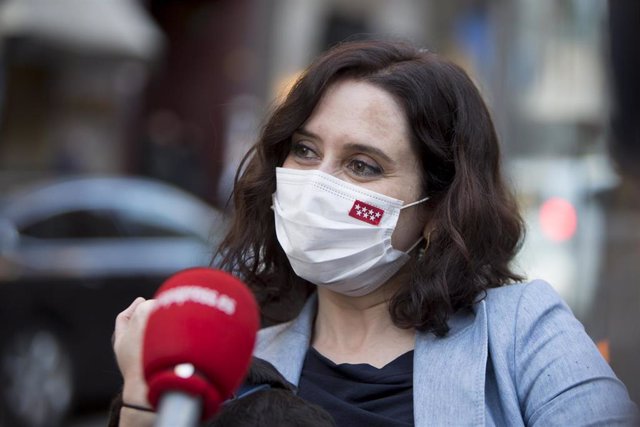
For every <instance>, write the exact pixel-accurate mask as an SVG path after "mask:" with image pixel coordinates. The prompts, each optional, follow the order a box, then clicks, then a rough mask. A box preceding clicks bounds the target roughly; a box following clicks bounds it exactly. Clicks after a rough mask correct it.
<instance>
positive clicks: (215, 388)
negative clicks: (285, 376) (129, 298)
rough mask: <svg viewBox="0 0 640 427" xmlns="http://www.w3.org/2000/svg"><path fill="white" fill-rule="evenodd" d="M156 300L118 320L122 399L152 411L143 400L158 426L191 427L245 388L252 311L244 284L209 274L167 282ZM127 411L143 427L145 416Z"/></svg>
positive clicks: (254, 319) (195, 272)
mask: <svg viewBox="0 0 640 427" xmlns="http://www.w3.org/2000/svg"><path fill="white" fill-rule="evenodd" d="M154 298H155V299H154V300H148V301H144V300H142V299H138V300H136V301H134V303H132V304H131V306H130V307H129V308H127V309H126V310H125V311H123V312H122V313H120V315H119V316H118V318H117V319H116V330H115V334H114V350H115V352H116V355H117V358H118V364H119V366H120V370H121V372H122V374H123V377H124V379H125V388H124V391H123V400H124V401H125V402H127V403H133V404H136V405H141V406H149V405H148V403H147V397H148V402H149V403H151V406H152V407H153V408H154V409H155V410H156V411H157V412H158V415H157V417H156V425H171V426H172V427H175V426H178V425H185V426H186V425H196V423H197V421H199V420H200V419H204V418H208V417H210V416H211V415H213V414H214V413H215V412H216V411H217V409H218V406H219V405H220V403H221V402H222V401H224V400H225V399H227V398H228V397H230V396H231V394H232V393H233V392H234V391H235V389H236V388H237V387H238V386H239V385H240V383H241V382H242V379H243V377H244V375H245V373H246V371H247V369H248V367H249V364H250V361H251V354H252V352H253V346H254V343H255V335H256V332H257V329H258V327H259V315H258V309H257V304H256V302H255V300H254V298H253V295H252V294H251V292H250V291H249V290H248V289H247V288H246V287H245V286H244V285H243V284H242V282H240V281H239V280H237V279H235V278H234V277H232V276H230V275H229V274H227V273H223V272H221V271H216V270H211V269H206V268H194V269H189V270H184V271H181V272H179V273H177V274H176V275H174V276H172V277H170V278H169V279H168V280H167V281H166V282H165V283H164V284H163V285H162V286H161V287H160V289H158V291H157V292H156V295H155V297H154ZM147 318H148V321H147ZM145 323H146V327H144V324H145ZM143 331H144V336H143ZM140 353H142V357H141V354H140ZM141 358H142V360H141ZM142 371H144V377H143V373H142ZM147 384H148V394H147ZM131 412H134V413H133V414H132V413H131ZM131 412H128V413H127V417H126V418H127V419H130V420H132V422H133V423H138V422H140V423H142V422H143V421H147V422H148V420H145V418H144V417H145V416H148V415H147V414H146V413H139V414H135V412H136V411H131ZM132 417H133V418H132ZM140 417H141V418H140ZM122 421H124V420H123V419H121V425H124V424H126V423H122Z"/></svg>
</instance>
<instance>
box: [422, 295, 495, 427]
mask: <svg viewBox="0 0 640 427" xmlns="http://www.w3.org/2000/svg"><path fill="white" fill-rule="evenodd" d="M474 311H475V312H474ZM474 311H471V310H468V311H465V312H464V313H457V314H456V315H454V316H453V317H452V319H451V320H450V322H449V326H450V327H451V330H450V332H449V334H448V335H447V336H446V337H444V338H437V337H435V336H434V335H433V334H418V336H417V338H416V347H415V352H414V367H413V408H414V409H413V411H414V417H415V425H416V426H417V427H422V426H431V425H456V426H480V425H482V426H484V424H485V403H484V402H485V397H484V388H485V373H486V365H487V348H488V339H487V336H488V335H487V316H486V309H485V303H484V301H481V302H479V303H478V304H476V306H475V310H474Z"/></svg>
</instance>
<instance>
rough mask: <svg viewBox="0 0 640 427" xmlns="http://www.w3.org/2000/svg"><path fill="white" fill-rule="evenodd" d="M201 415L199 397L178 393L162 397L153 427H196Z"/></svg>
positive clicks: (174, 392)
mask: <svg viewBox="0 0 640 427" xmlns="http://www.w3.org/2000/svg"><path fill="white" fill-rule="evenodd" d="M200 415H202V401H201V399H200V398H199V397H194V396H192V395H190V394H187V393H183V392H180V391H169V392H167V393H165V394H164V395H162V397H161V398H160V403H159V405H158V415H157V417H156V422H155V424H154V427H197V426H198V424H199V422H200Z"/></svg>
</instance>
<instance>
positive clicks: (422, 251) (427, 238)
mask: <svg viewBox="0 0 640 427" xmlns="http://www.w3.org/2000/svg"><path fill="white" fill-rule="evenodd" d="M432 232H433V229H431V230H429V231H427V228H426V227H425V229H424V230H423V231H422V237H424V240H425V242H426V244H425V245H424V247H422V248H420V251H419V252H418V259H422V257H423V256H424V254H425V252H427V249H429V244H430V243H431V233H432Z"/></svg>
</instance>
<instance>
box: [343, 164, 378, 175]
mask: <svg viewBox="0 0 640 427" xmlns="http://www.w3.org/2000/svg"><path fill="white" fill-rule="evenodd" d="M347 167H348V168H349V169H351V171H352V172H353V173H354V174H355V175H357V176H362V177H374V176H378V175H380V174H381V173H382V169H381V168H380V167H378V166H374V165H371V164H369V163H367V162H365V161H364V160H352V161H351V162H349V164H348V165H347Z"/></svg>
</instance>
